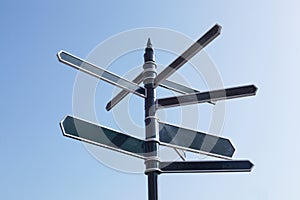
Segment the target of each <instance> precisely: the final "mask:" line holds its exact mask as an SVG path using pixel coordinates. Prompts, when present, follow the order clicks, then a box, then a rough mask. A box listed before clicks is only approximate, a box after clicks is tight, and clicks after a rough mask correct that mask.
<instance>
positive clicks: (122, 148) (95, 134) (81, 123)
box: [60, 116, 145, 159]
mask: <svg viewBox="0 0 300 200" xmlns="http://www.w3.org/2000/svg"><path fill="white" fill-rule="evenodd" d="M60 127H61V129H62V132H63V135H64V136H66V137H70V138H74V139H77V140H80V141H84V142H88V143H91V144H94V145H97V146H100V147H104V148H108V149H112V150H115V151H118V152H121V153H125V154H128V155H132V156H135V157H138V158H142V159H145V158H144V146H145V141H144V140H141V139H138V138H135V137H132V136H130V135H127V134H124V133H121V132H118V131H115V130H112V129H110V128H106V127H104V126H100V125H97V124H94V123H91V122H88V121H85V120H82V119H79V118H75V117H72V116H66V117H65V118H64V119H63V121H62V122H61V123H60Z"/></svg>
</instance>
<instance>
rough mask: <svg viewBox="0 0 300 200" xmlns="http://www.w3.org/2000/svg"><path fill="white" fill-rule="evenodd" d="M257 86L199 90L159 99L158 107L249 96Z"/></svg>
mask: <svg viewBox="0 0 300 200" xmlns="http://www.w3.org/2000/svg"><path fill="white" fill-rule="evenodd" d="M256 90H257V88H256V87H255V86H254V85H248V86H242V87H234V88H227V89H221V90H213V91H209V92H199V93H195V94H187V95H182V96H175V97H168V98H162V99H157V108H158V109H161V108H169V107H174V106H184V105H191V104H197V103H205V102H216V101H220V100H227V99H233V98H240V97H247V96H252V95H255V94H256Z"/></svg>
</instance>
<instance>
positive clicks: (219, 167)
mask: <svg viewBox="0 0 300 200" xmlns="http://www.w3.org/2000/svg"><path fill="white" fill-rule="evenodd" d="M159 166H160V167H159V168H160V170H161V173H208V172H250V171H251V169H252V167H253V164H252V163H251V162H250V161H248V160H226V161H223V160H222V161H185V162H160V165H159Z"/></svg>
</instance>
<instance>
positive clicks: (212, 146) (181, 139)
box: [159, 122, 235, 159]
mask: <svg viewBox="0 0 300 200" xmlns="http://www.w3.org/2000/svg"><path fill="white" fill-rule="evenodd" d="M159 141H160V143H161V145H164V146H169V147H173V148H178V149H182V150H187V151H190V152H194V153H201V154H205V155H209V156H213V157H218V158H226V159H230V158H231V157H232V155H233V153H234V151H235V149H234V147H233V145H232V144H231V142H230V140H229V139H227V138H222V137H218V136H215V135H210V134H206V133H202V132H199V131H194V130H190V129H186V128H182V127H177V126H174V125H171V124H167V123H162V122H160V123H159Z"/></svg>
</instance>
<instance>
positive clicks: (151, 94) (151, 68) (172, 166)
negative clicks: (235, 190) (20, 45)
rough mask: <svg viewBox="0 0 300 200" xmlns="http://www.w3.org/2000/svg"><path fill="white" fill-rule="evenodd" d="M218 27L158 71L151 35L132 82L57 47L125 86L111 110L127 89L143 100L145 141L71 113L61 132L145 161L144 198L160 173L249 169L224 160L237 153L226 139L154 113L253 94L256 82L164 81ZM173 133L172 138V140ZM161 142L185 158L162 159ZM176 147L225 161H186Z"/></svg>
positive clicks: (154, 199)
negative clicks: (201, 86) (160, 91)
mask: <svg viewBox="0 0 300 200" xmlns="http://www.w3.org/2000/svg"><path fill="white" fill-rule="evenodd" d="M220 31H221V26H219V25H217V24H216V25H215V26H214V27H213V28H211V29H210V30H209V31H208V32H207V33H206V34H204V35H203V36H202V37H201V38H200V39H199V40H197V41H196V42H195V43H194V44H193V45H192V46H190V47H189V48H188V49H187V50H186V51H184V52H183V53H182V54H181V55H180V56H179V57H178V58H176V59H175V60H174V61H173V62H172V63H171V64H170V65H169V66H167V67H166V68H165V69H164V70H163V71H162V72H161V73H160V74H158V75H157V72H156V63H155V56H154V50H153V48H152V44H151V41H150V38H149V39H148V42H147V47H146V49H145V54H144V65H143V68H144V70H143V73H141V74H139V75H138V76H137V77H136V78H135V79H134V80H133V81H129V80H127V79H124V78H123V77H120V76H118V75H116V74H114V73H112V72H110V71H107V70H105V69H103V68H101V67H98V66H96V65H95V64H93V63H90V62H88V61H85V60H83V59H81V58H79V57H76V56H73V55H72V54H70V53H68V52H65V51H60V52H59V53H58V54H57V57H58V59H59V61H60V62H62V63H65V64H67V65H70V66H71V67H74V68H75V69H77V70H80V71H82V72H85V73H87V74H89V75H91V76H94V77H96V78H99V79H101V80H103V81H106V82H108V83H110V84H112V85H114V86H117V87H119V88H121V89H123V90H122V91H121V92H120V93H118V94H117V95H116V96H115V97H114V98H113V99H112V100H111V101H109V102H108V104H107V106H106V109H107V110H110V109H112V108H113V107H114V106H115V105H117V104H118V103H119V102H120V101H121V100H122V99H123V98H124V97H125V96H126V95H128V94H129V93H133V94H135V95H138V96H140V97H142V98H145V140H143V139H140V138H135V137H134V136H132V135H129V134H126V133H122V132H119V131H116V130H113V129H110V128H107V127H104V126H101V125H99V124H94V123H92V122H89V121H86V120H83V119H80V118H77V117H75V116H74V117H73V116H66V117H65V118H64V120H63V121H62V122H61V123H60V126H61V129H62V132H63V135H64V136H67V137H70V138H73V139H77V140H81V141H84V142H88V143H91V144H94V145H97V146H100V147H104V148H107V149H111V150H114V151H118V152H121V153H124V154H127V155H131V156H134V157H137V158H140V159H144V160H145V174H146V175H147V176H148V200H158V192H157V181H158V180H157V179H158V175H159V174H162V173H213V172H250V171H251V169H252V167H253V164H252V163H251V162H250V161H249V160H228V159H231V158H232V156H233V153H234V151H235V148H234V146H233V145H232V144H231V142H230V140H229V139H227V138H223V137H218V136H215V135H212V134H207V133H203V132H200V131H197V130H191V129H188V128H183V127H179V126H176V125H172V124H168V123H163V122H158V119H157V117H156V110H157V109H164V108H169V107H174V106H184V105H191V104H200V103H206V102H207V103H212V104H215V103H216V102H217V101H220V100H228V99H233V98H240V97H246V96H252V95H256V91H257V88H256V87H255V86H254V85H248V86H241V87H234V88H227V89H220V90H213V91H208V92H200V91H199V90H195V89H193V88H189V87H187V86H184V85H180V84H178V83H174V82H172V81H169V80H167V78H168V77H170V76H171V75H172V74H173V73H175V72H176V71H177V70H178V69H179V68H180V67H182V66H183V65H184V64H185V63H186V62H188V60H189V59H191V58H192V57H193V56H194V55H195V54H197V53H198V52H199V51H201V50H202V49H203V48H204V47H205V46H206V45H208V44H209V43H210V42H211V41H212V40H213V39H214V38H216V37H217V36H218V35H219V34H220ZM141 82H143V83H144V87H142V86H140V85H139V84H140V83H141ZM157 86H161V87H164V88H167V89H169V90H172V91H176V92H178V93H181V95H180V96H173V97H167V98H159V99H156V87H157ZM175 137H176V138H177V139H176V140H174V138H175ZM178 138H179V139H178ZM159 145H162V146H167V147H171V148H174V149H175V150H176V152H177V153H178V154H179V156H180V157H181V158H182V159H183V160H184V161H175V162H169V161H168V162H161V161H160V159H159V153H158V150H159ZM202 146H205V147H206V148H202ZM179 150H181V151H188V152H193V153H201V154H205V155H209V156H213V157H217V158H223V159H226V160H225V161H223V160H217V161H186V160H185V155H184V153H183V154H182V153H179V152H180V151H179Z"/></svg>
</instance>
